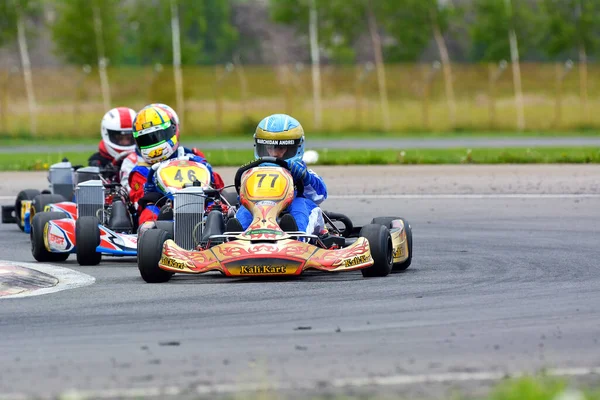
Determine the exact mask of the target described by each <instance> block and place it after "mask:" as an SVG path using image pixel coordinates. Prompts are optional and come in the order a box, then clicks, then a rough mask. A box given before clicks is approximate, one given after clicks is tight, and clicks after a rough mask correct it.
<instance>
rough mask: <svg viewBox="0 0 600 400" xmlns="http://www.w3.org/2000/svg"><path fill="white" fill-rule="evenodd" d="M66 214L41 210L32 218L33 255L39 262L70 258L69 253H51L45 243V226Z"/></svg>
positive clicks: (30, 236)
mask: <svg viewBox="0 0 600 400" xmlns="http://www.w3.org/2000/svg"><path fill="white" fill-rule="evenodd" d="M63 218H65V214H63V213H61V212H41V213H37V214H35V215H34V216H33V219H32V220H31V231H30V232H29V238H30V239H31V255H32V256H33V258H35V259H36V261H39V262H61V261H65V260H66V259H67V258H69V253H51V252H49V251H48V249H46V245H45V244H44V227H45V226H46V224H47V223H48V221H52V220H53V219H63Z"/></svg>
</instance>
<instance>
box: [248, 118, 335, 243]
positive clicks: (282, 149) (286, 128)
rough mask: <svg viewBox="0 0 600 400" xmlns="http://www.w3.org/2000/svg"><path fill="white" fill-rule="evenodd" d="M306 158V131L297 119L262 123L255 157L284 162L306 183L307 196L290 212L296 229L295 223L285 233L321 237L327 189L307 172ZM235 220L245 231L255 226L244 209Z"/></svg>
mask: <svg viewBox="0 0 600 400" xmlns="http://www.w3.org/2000/svg"><path fill="white" fill-rule="evenodd" d="M274 142H278V144H274ZM303 155H304V129H302V125H300V123H299V122H298V121H297V120H296V119H294V118H292V117H290V116H289V115H286V114H274V115H270V116H268V117H266V118H264V119H263V120H262V121H260V123H259V124H258V126H257V127H256V131H255V133H254V157H256V158H259V157H266V156H270V157H277V158H281V159H284V160H285V161H286V162H287V164H288V166H289V168H290V172H291V174H292V176H293V177H294V179H295V180H302V181H303V183H304V194H303V195H302V197H295V198H294V200H293V201H292V203H291V204H290V205H289V207H288V209H287V210H288V211H289V215H291V216H292V217H293V219H294V220H295V225H296V226H294V223H293V222H292V225H291V227H290V228H289V229H286V230H296V231H302V232H306V233H307V234H321V233H323V232H324V230H325V222H324V220H323V213H322V211H321V209H320V208H319V206H318V205H319V204H321V203H322V202H323V200H325V199H326V198H327V187H326V186H325V182H324V181H323V179H322V178H321V177H320V176H319V175H317V174H316V173H315V172H314V171H312V170H310V169H308V167H307V166H306V163H305V162H304V161H302V156H303ZM236 218H237V219H238V220H239V221H240V223H241V225H242V228H243V229H246V228H248V226H249V225H250V223H251V222H252V215H251V214H250V212H249V211H248V210H247V209H246V208H245V207H240V209H239V210H238V211H237V213H236ZM284 218H285V215H284V216H283V217H282V225H283V221H284ZM294 228H296V229H294Z"/></svg>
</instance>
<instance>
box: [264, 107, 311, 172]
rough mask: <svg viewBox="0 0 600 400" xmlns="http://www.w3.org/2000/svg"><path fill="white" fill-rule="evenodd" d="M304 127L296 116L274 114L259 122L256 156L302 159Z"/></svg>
mask: <svg viewBox="0 0 600 400" xmlns="http://www.w3.org/2000/svg"><path fill="white" fill-rule="evenodd" d="M303 155H304V129H302V125H300V122H298V121H297V120H296V119H295V118H292V117H290V116H289V115H286V114H273V115H270V116H268V117H266V118H265V119H263V120H262V121H260V123H259V124H258V126H257V127H256V131H255V133H254V157H256V158H259V157H269V156H270V157H277V158H282V159H284V160H291V161H296V160H297V161H302V156H303Z"/></svg>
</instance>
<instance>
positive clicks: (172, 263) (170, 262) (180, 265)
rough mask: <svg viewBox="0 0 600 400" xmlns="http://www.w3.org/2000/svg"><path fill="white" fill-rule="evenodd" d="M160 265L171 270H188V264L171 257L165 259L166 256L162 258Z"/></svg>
mask: <svg viewBox="0 0 600 400" xmlns="http://www.w3.org/2000/svg"><path fill="white" fill-rule="evenodd" d="M160 264H161V265H164V266H165V267H169V268H177V269H186V268H187V264H186V263H184V262H182V261H177V260H174V259H172V258H170V257H165V256H162V257H161V258H160Z"/></svg>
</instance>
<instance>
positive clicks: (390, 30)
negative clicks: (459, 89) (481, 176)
mask: <svg viewBox="0 0 600 400" xmlns="http://www.w3.org/2000/svg"><path fill="white" fill-rule="evenodd" d="M382 11H383V12H382V14H383V15H385V16H386V18H385V20H384V28H385V30H386V33H387V34H388V35H389V36H391V37H392V38H393V39H394V40H395V42H396V44H395V45H394V46H389V47H388V48H387V54H388V57H387V58H388V60H390V61H411V62H414V61H415V60H417V59H418V58H419V56H420V55H421V54H422V53H423V51H424V50H425V48H426V47H427V46H428V45H429V43H430V42H431V39H432V38H433V39H435V43H436V46H437V49H438V52H439V55H440V59H441V61H442V67H443V72H444V83H445V90H446V99H447V101H448V111H449V114H450V121H451V124H452V125H454V124H455V122H456V101H455V98H454V87H453V78H452V68H451V65H450V55H449V53H448V48H447V46H446V40H445V39H444V34H445V33H446V32H447V31H448V30H449V27H450V26H451V24H452V23H453V22H454V21H456V20H458V19H459V18H460V17H461V16H462V12H461V11H462V10H461V9H460V8H458V7H454V6H453V5H452V4H446V2H442V1H440V0H398V1H397V2H385V3H384V4H383V10H382ZM400 21H401V23H399V22H400Z"/></svg>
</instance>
